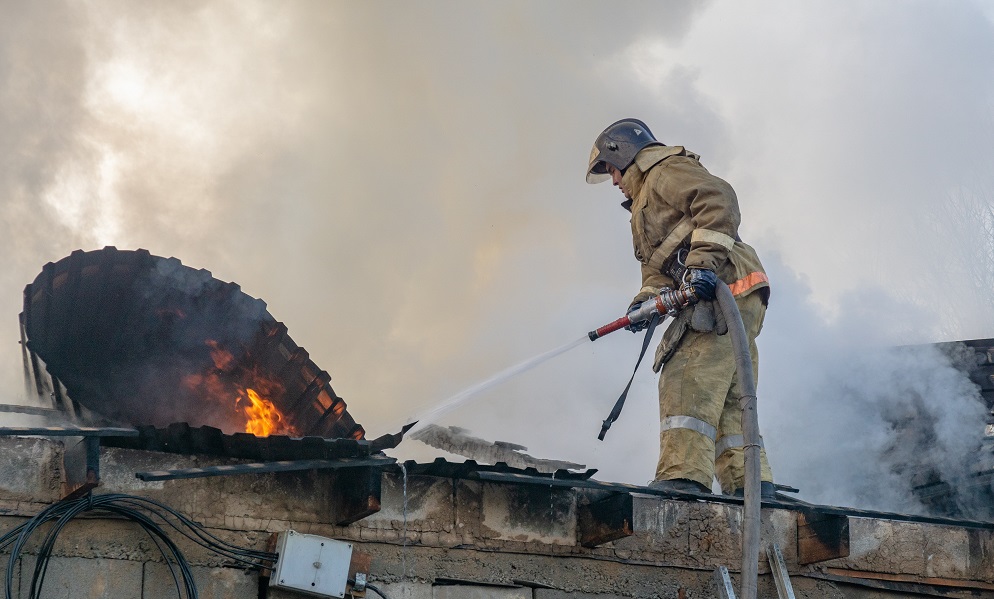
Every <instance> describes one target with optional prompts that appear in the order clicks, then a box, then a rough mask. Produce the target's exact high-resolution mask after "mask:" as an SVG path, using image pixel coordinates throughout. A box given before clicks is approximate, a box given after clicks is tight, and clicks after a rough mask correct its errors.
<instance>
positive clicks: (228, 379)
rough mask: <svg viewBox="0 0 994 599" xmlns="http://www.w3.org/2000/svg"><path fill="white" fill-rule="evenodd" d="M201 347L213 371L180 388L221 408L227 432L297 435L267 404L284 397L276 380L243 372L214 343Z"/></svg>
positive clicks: (190, 377)
mask: <svg viewBox="0 0 994 599" xmlns="http://www.w3.org/2000/svg"><path fill="white" fill-rule="evenodd" d="M204 344H205V345H206V346H207V347H208V348H209V353H210V359H211V362H212V363H213V368H211V367H208V368H207V369H205V370H204V371H203V372H201V373H196V374H189V375H187V376H185V377H184V378H183V385H184V386H185V387H186V388H187V389H189V390H190V391H192V392H195V393H196V394H198V395H199V396H200V397H201V398H203V400H204V401H210V402H217V403H215V404H214V405H215V406H217V407H218V408H221V406H224V408H222V409H223V411H224V412H225V413H226V414H228V416H226V419H230V421H229V426H230V428H228V430H229V431H230V430H231V429H232V428H233V429H235V430H238V429H244V431H245V432H247V433H251V434H253V435H256V436H259V437H265V436H268V435H296V434H297V431H296V429H295V428H294V427H293V426H292V425H291V424H290V423H289V422H287V421H286V419H285V418H284V416H283V414H282V412H280V410H279V408H277V407H276V405H275V404H274V403H273V402H272V401H271V400H270V398H278V397H282V395H283V394H284V393H285V389H284V387H283V385H282V384H280V382H279V381H278V380H276V379H274V378H272V377H270V376H266V375H265V374H264V373H262V372H260V371H259V369H257V368H246V367H245V366H244V362H243V360H242V359H240V358H236V357H235V356H234V355H233V354H232V353H231V352H230V351H228V350H226V349H225V348H223V347H222V346H221V344H220V343H218V342H217V341H214V340H213V339H208V340H206V341H205V342H204ZM229 406H231V407H229Z"/></svg>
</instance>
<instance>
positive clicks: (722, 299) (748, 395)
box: [587, 280, 761, 599]
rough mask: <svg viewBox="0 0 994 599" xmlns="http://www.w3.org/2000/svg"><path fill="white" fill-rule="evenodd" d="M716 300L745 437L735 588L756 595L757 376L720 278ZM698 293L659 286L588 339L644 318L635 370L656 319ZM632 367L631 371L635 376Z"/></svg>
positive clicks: (750, 598) (745, 598)
mask: <svg viewBox="0 0 994 599" xmlns="http://www.w3.org/2000/svg"><path fill="white" fill-rule="evenodd" d="M716 291H717V300H718V306H719V308H720V309H721V312H722V314H723V315H724V317H725V322H726V323H728V334H729V335H730V336H731V340H732V350H733V353H734V355H735V376H736V378H737V380H738V384H739V388H740V389H742V391H743V394H742V396H741V397H739V407H740V408H741V409H742V437H743V440H744V443H743V450H744V454H745V498H744V503H743V522H742V586H741V589H740V594H741V596H742V599H756V594H757V592H758V590H757V587H758V577H759V548H760V507H761V506H760V463H759V459H760V458H759V447H760V438H759V416H758V412H757V411H756V380H755V377H754V376H753V372H752V356H751V355H750V353H749V339H748V337H746V332H745V325H743V323H742V315H741V314H739V308H738V306H737V305H736V304H735V297H734V296H733V295H732V291H731V290H730V289H729V288H728V285H726V284H725V283H724V282H722V281H720V280H719V281H718V286H717V289H716ZM697 300H698V298H697V297H696V295H695V294H694V293H693V290H692V289H687V290H683V289H670V288H664V289H661V290H660V294H659V295H657V296H656V297H654V298H652V299H650V300H647V301H645V302H643V303H642V305H641V306H639V308H638V309H636V310H633V311H632V312H630V313H628V314H627V315H625V316H623V317H622V318H619V319H617V320H615V321H614V322H611V323H609V324H606V325H604V326H602V327H600V328H598V329H595V330H593V331H590V332H589V333H587V336H588V337H589V338H590V340H591V341H596V340H597V339H599V338H601V337H603V336H604V335H607V334H608V333H613V332H614V331H617V330H619V329H623V328H625V327H631V326H632V325H638V324H641V323H644V322H646V321H648V322H649V327H648V329H647V331H646V336H645V341H644V342H643V344H642V353H641V354H640V355H639V359H638V362H637V363H636V365H635V368H636V370H637V369H638V365H639V364H640V363H641V362H642V357H643V356H644V355H645V350H646V348H647V347H648V345H649V340H650V339H651V338H652V333H653V330H654V329H655V327H656V325H657V324H658V323H659V322H661V321H662V319H663V318H665V317H666V316H672V315H675V314H677V313H679V312H680V311H681V310H683V309H686V308H687V307H689V306H691V305H693V304H695V303H697ZM634 377H635V373H632V378H633V379H634ZM631 384H632V382H631V381H629V382H628V386H627V387H625V390H624V392H623V393H622V394H621V397H620V398H618V402H617V403H616V404H615V407H614V409H613V410H612V412H611V415H610V416H608V419H607V420H605V421H604V424H603V426H602V428H601V433H600V435H599V436H598V438H599V439H603V438H604V434H605V433H606V432H607V429H609V428H610V427H611V423H613V422H614V420H616V419H617V417H618V414H620V412H621V408H622V407H623V406H624V402H625V397H626V396H627V394H628V389H629V388H630V387H631Z"/></svg>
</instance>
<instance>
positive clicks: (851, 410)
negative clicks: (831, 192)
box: [759, 256, 990, 518]
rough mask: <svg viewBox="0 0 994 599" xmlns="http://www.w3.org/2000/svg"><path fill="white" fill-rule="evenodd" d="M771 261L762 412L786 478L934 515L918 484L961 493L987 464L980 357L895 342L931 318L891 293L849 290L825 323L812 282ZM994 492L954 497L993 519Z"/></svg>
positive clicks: (844, 499)
mask: <svg viewBox="0 0 994 599" xmlns="http://www.w3.org/2000/svg"><path fill="white" fill-rule="evenodd" d="M772 258H774V260H773V261H768V262H767V267H768V268H770V272H771V278H772V279H773V280H775V281H777V282H778V285H776V286H775V287H774V289H775V290H776V294H775V295H774V296H773V298H772V300H771V307H770V311H769V312H768V315H767V321H766V324H765V326H764V331H763V334H762V336H761V337H760V339H761V342H762V347H761V351H760V355H761V357H762V360H764V362H761V374H760V393H759V395H760V404H759V411H760V417H761V422H762V428H763V433H764V437H765V440H766V445H767V452H768V454H769V458H770V462H771V464H772V466H773V469H774V475H775V478H776V480H777V482H781V483H786V484H788V485H792V486H795V487H798V488H800V490H801V494H800V496H801V497H803V498H804V499H805V500H807V501H811V502H815V503H823V504H829V505H851V506H857V507H861V508H866V509H879V510H885V511H899V512H905V513H925V512H927V508H926V507H925V506H923V505H921V503H920V501H919V499H918V498H917V497H916V495H915V493H914V492H913V489H914V488H915V487H917V486H922V485H925V484H938V483H939V482H945V483H947V484H950V485H952V486H953V487H961V486H963V485H962V483H963V482H964V479H966V478H968V477H969V475H970V474H972V473H973V472H975V471H976V470H977V469H978V468H979V466H980V464H979V460H981V458H982V455H981V452H980V448H981V443H982V438H983V435H984V423H985V422H986V418H987V415H988V408H987V406H986V405H985V403H984V400H983V398H982V397H981V394H980V389H979V387H977V385H976V384H974V383H973V382H972V381H971V380H970V378H969V376H968V373H969V372H970V371H971V370H973V369H975V368H976V366H977V357H976V353H975V351H974V350H972V349H970V348H967V347H966V346H964V345H962V344H959V343H955V344H946V345H942V346H938V345H931V344H930V345H905V346H894V345H892V343H893V341H892V340H893V339H894V337H895V336H897V337H900V336H901V335H904V336H906V337H907V336H913V335H914V334H915V333H917V331H918V327H917V323H918V322H921V321H922V320H924V319H925V318H926V317H927V316H928V312H927V311H925V310H922V309H920V308H916V307H915V306H913V305H909V302H908V300H907V299H902V298H900V297H898V296H894V295H892V294H891V293H890V292H888V290H886V289H884V288H877V289H868V290H864V291H863V292H862V293H851V294H847V297H844V298H843V300H842V303H843V305H844V306H845V307H846V309H845V310H844V311H843V316H840V317H839V318H834V319H833V318H826V316H825V314H824V313H823V312H822V313H819V312H818V311H816V310H813V309H812V307H813V306H814V304H813V302H811V301H810V293H811V289H810V287H808V286H807V285H805V284H804V282H803V281H801V280H799V279H798V278H797V277H796V276H792V274H791V273H790V272H789V271H785V270H783V265H782V263H780V262H779V260H776V258H778V256H772ZM877 304H882V305H886V306H888V307H890V308H892V309H894V313H893V315H891V316H887V314H886V313H883V311H881V310H879V309H877V308H875V307H874V306H875V305H877ZM904 319H911V320H909V321H905V322H902V321H903V320H904ZM771 360H772V361H774V362H775V364H774V365H773V367H772V368H769V367H768V366H770V361H771ZM988 451H989V450H988ZM988 461H989V460H988ZM989 497H990V496H989V495H987V496H986V497H979V496H977V495H975V494H971V493H969V492H967V491H966V490H965V489H964V492H963V493H961V494H960V497H959V498H956V497H955V496H954V497H953V501H954V502H956V501H957V500H958V502H959V503H958V505H955V507H956V508H957V509H958V513H959V514H960V515H966V516H972V517H984V518H986V517H989V509H990V506H989Z"/></svg>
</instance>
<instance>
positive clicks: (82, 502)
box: [0, 493, 382, 599]
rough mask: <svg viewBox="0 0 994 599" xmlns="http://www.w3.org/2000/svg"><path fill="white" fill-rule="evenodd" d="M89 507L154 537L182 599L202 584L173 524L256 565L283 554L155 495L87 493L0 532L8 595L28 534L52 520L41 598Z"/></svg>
mask: <svg viewBox="0 0 994 599" xmlns="http://www.w3.org/2000/svg"><path fill="white" fill-rule="evenodd" d="M87 512H95V513H107V514H112V515H116V516H120V517H123V518H125V519H127V520H131V521H133V522H135V523H137V524H138V525H139V526H140V527H141V528H142V530H144V531H145V532H146V533H147V534H148V535H149V537H150V538H151V539H152V543H153V544H154V545H155V547H156V549H158V550H159V553H160V554H161V555H162V557H163V559H164V561H165V562H166V565H167V567H168V568H169V572H170V574H171V576H172V579H173V583H174V584H175V585H176V591H177V593H178V595H179V597H180V599H183V597H186V599H197V597H198V593H197V585H196V583H195V581H194V579H193V571H192V570H191V568H190V564H189V563H188V562H187V560H186V557H185V556H184V555H183V552H182V551H181V550H180V548H179V546H178V545H177V544H176V542H175V541H174V540H173V539H172V538H170V536H169V535H170V529H171V530H172V531H174V532H176V533H179V534H180V535H181V536H183V537H185V538H186V539H188V540H190V541H192V542H193V543H195V544H197V545H199V546H201V547H203V548H205V549H207V550H209V551H212V552H214V553H217V554H219V555H221V556H223V557H225V558H227V559H230V560H232V561H235V562H237V563H239V564H241V565H244V566H248V567H251V568H259V569H262V568H267V567H269V566H270V564H271V563H272V562H274V561H276V559H277V557H278V556H277V554H275V553H271V552H268V551H258V550H255V549H249V548H245V547H239V546H237V545H234V544H232V543H228V542H227V541H224V540H223V539H221V538H219V537H218V536H216V535H214V534H213V533H211V532H209V531H208V530H207V529H206V528H204V526H203V525H201V524H199V523H197V522H194V521H193V520H190V519H189V518H187V517H186V516H184V515H183V514H181V513H179V512H177V511H176V510H174V509H172V508H170V507H169V506H167V505H164V504H162V503H159V502H157V501H154V500H152V499H148V498H145V497H137V496H133V495H125V494H121V493H109V494H106V495H88V496H86V497H82V498H80V499H73V500H63V501H59V502H56V503H54V504H52V505H51V506H49V507H47V508H45V509H44V510H42V511H41V512H39V513H38V514H36V515H35V516H34V517H32V518H31V519H29V520H28V521H26V522H23V523H21V524H19V525H18V526H15V527H14V528H13V529H11V530H9V531H7V532H6V533H4V534H3V535H2V536H0V551H2V550H4V549H6V548H8V547H10V557H9V561H8V565H7V573H6V579H5V581H4V582H5V595H6V597H7V599H12V598H13V597H14V594H13V583H14V572H15V570H16V568H15V566H16V565H17V560H18V559H20V556H21V553H22V552H23V550H24V548H25V546H26V544H27V542H28V539H29V538H31V536H32V535H33V534H34V533H35V532H36V531H37V530H38V529H39V528H40V527H41V526H42V525H44V524H46V523H49V522H53V524H52V526H51V528H50V529H49V530H48V531H47V533H46V534H45V536H44V538H43V540H42V542H41V545H40V547H39V549H38V553H37V555H38V557H37V560H36V562H35V567H34V573H33V575H32V577H31V587H30V592H29V594H28V599H40V597H41V589H42V587H43V585H44V581H45V575H46V573H47V571H48V564H49V560H50V558H51V556H52V551H53V549H54V547H55V542H56V540H57V538H58V536H59V534H60V533H61V532H62V531H63V530H64V529H65V527H66V525H68V524H69V522H70V521H71V520H72V519H74V518H76V517H77V516H79V515H81V514H84V513H87ZM381 596H382V594H381Z"/></svg>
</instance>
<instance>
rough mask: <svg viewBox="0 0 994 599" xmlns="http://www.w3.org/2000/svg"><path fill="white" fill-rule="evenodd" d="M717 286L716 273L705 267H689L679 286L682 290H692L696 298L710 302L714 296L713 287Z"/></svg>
mask: <svg viewBox="0 0 994 599" xmlns="http://www.w3.org/2000/svg"><path fill="white" fill-rule="evenodd" d="M717 287H718V275H716V274H714V271H713V270H708V269H706V268H691V269H690V270H689V271H687V278H686V281H685V282H684V284H683V286H682V287H681V289H682V290H684V291H687V290H689V289H693V290H694V295H696V296H697V299H698V300H700V301H704V302H710V301H712V300H714V298H715V288H717Z"/></svg>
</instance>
